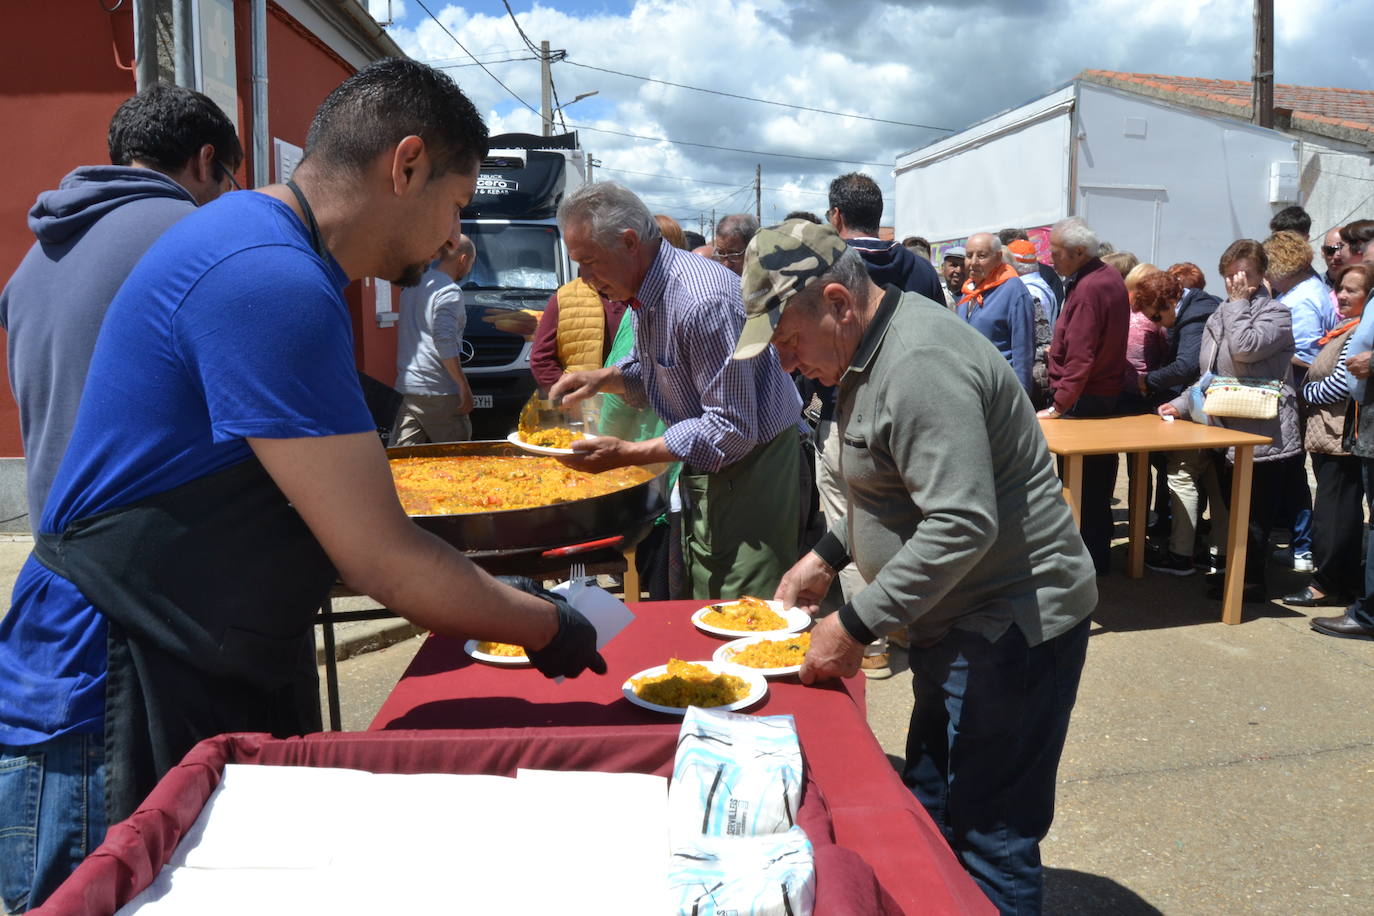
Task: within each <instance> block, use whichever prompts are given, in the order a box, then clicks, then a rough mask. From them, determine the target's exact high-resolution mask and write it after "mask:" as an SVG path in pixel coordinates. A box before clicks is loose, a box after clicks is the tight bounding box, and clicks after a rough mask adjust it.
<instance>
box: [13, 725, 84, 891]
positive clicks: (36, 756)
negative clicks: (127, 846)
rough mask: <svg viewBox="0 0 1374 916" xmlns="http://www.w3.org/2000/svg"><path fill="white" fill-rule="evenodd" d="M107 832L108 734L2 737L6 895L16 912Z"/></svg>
mask: <svg viewBox="0 0 1374 916" xmlns="http://www.w3.org/2000/svg"><path fill="white" fill-rule="evenodd" d="M104 837H105V742H104V739H103V737H102V736H101V735H63V736H61V737H59V738H53V739H51V740H49V741H45V742H43V743H42V744H35V745H31V746H29V747H11V746H9V745H3V744H0V899H3V901H4V904H5V906H6V907H7V908H8V909H9V911H10V912H11V913H22V912H23V911H24V910H26V909H29V908H31V907H36V906H38V905H39V904H41V903H42V902H43V901H44V900H46V899H47V897H48V895H49V894H51V893H52V892H53V891H54V890H56V889H57V886H58V885H59V884H61V883H62V882H63V881H64V880H66V878H67V876H68V875H70V874H71V873H72V869H74V868H76V866H77V864H78V863H80V862H81V860H82V859H84V858H85V857H86V854H87V853H89V852H90V851H91V850H93V849H95V847H96V846H98V845H100V841H101V840H102V839H104Z"/></svg>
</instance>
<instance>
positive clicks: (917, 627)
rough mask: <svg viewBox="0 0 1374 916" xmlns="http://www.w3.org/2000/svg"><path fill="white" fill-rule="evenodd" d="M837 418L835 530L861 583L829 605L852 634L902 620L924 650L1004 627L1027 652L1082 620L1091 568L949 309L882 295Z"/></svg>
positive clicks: (1029, 418)
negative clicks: (840, 482)
mask: <svg viewBox="0 0 1374 916" xmlns="http://www.w3.org/2000/svg"><path fill="white" fill-rule="evenodd" d="M837 422H838V423H839V428H840V435H841V441H842V447H841V455H840V472H841V475H842V476H843V478H844V482H845V485H846V487H847V488H848V491H849V512H848V516H847V517H846V518H845V519H844V520H843V522H842V523H837V524H836V525H835V527H834V528H833V529H832V534H833V535H834V538H835V539H836V540H838V541H839V542H840V545H839V546H841V547H842V548H843V549H844V550H846V551H848V553H849V555H850V556H852V557H853V558H854V562H856V563H857V564H858V568H859V571H860V572H861V573H862V574H863V576H864V578H865V579H866V580H867V581H868V582H869V585H868V587H866V588H865V589H864V590H863V591H861V592H860V593H859V594H857V595H855V596H854V598H853V601H852V602H851V604H850V605H848V606H846V607H845V608H844V609H843V610H842V611H841V622H843V623H845V626H846V629H849V630H850V632H851V634H853V635H855V636H857V637H862V636H864V635H867V634H864V633H862V632H859V633H855V630H856V629H858V630H860V631H862V629H864V628H866V629H867V630H868V631H869V633H871V634H874V635H877V634H886V633H891V632H893V631H895V630H898V629H901V628H903V627H907V628H909V631H910V634H911V638H912V640H913V642H915V643H916V644H917V645H930V644H932V643H934V642H935V641H937V640H939V639H940V638H941V637H942V636H944V635H945V634H946V633H947V632H948V631H949V630H951V629H954V628H958V629H961V630H970V631H973V632H975V633H981V634H983V635H984V636H986V637H987V638H988V639H997V638H998V637H1000V636H1001V635H1002V634H1003V633H1004V632H1005V631H1006V630H1007V628H1008V627H1009V626H1011V624H1013V623H1015V624H1016V625H1017V626H1018V627H1020V629H1021V631H1022V633H1023V634H1024V635H1025V638H1026V641H1027V642H1028V643H1029V644H1030V645H1032V646H1034V645H1038V644H1039V643H1041V642H1043V641H1045V640H1048V639H1052V638H1054V637H1055V636H1058V635H1060V634H1062V633H1064V632H1066V631H1067V630H1069V629H1071V628H1072V627H1073V626H1074V625H1075V624H1077V623H1079V622H1080V621H1082V620H1083V619H1084V618H1086V617H1087V616H1088V615H1089V614H1091V613H1092V611H1093V608H1094V607H1096V605H1097V583H1096V580H1095V578H1094V574H1093V564H1092V560H1091V559H1090V558H1089V557H1088V553H1087V550H1086V549H1085V548H1084V546H1083V540H1082V538H1081V537H1080V536H1079V534H1078V529H1077V526H1076V525H1075V524H1074V521H1073V516H1072V515H1071V514H1070V512H1069V509H1068V506H1067V505H1065V503H1064V499H1063V496H1062V490H1061V485H1060V482H1059V479H1058V477H1057V476H1056V474H1055V467H1054V461H1053V460H1052V459H1051V457H1050V453H1049V450H1048V449H1047V448H1046V446H1045V438H1044V436H1043V434H1042V433H1041V432H1040V424H1039V422H1038V421H1037V420H1036V418H1035V412H1034V410H1033V409H1032V408H1031V404H1030V401H1029V400H1027V398H1026V395H1025V392H1024V390H1023V389H1022V388H1021V385H1020V383H1019V382H1018V381H1017V378H1016V376H1015V374H1014V373H1013V372H1012V370H1011V367H1010V366H1009V365H1008V364H1007V361H1006V359H1005V358H1004V357H1003V356H1002V354H1000V353H999V352H997V349H996V348H995V347H993V346H992V344H990V343H988V341H987V339H986V338H984V337H983V336H982V335H981V334H979V333H978V332H977V331H976V330H974V329H973V328H972V327H970V326H969V325H968V324H966V323H965V322H963V321H961V320H960V319H959V318H958V316H956V315H955V314H954V313H952V312H950V311H949V310H948V309H945V308H943V307H942V306H940V305H937V304H936V303H934V302H931V301H930V300H929V299H926V298H925V297H923V296H919V295H916V294H911V293H909V294H906V295H903V296H901V297H900V300H899V299H898V297H897V294H896V292H895V291H890V292H889V293H888V295H887V296H885V297H884V299H883V303H882V305H881V306H880V307H879V309H878V313H877V315H876V316H875V317H874V320H873V322H872V324H871V325H870V326H869V328H868V330H867V332H866V333H865V335H864V338H863V341H862V342H861V343H860V345H859V349H858V351H857V352H856V354H855V356H854V359H853V362H852V363H851V365H850V367H849V369H848V371H847V372H846V373H845V375H844V377H843V378H841V380H840V386H839V398H838V402H837ZM832 543H833V542H832ZM822 555H824V554H822ZM859 621H861V623H857V622H859Z"/></svg>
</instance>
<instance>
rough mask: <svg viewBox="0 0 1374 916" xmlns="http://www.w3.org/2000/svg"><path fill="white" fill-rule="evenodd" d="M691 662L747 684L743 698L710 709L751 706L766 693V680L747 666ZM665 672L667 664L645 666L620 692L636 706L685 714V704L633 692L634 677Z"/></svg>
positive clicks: (631, 677)
mask: <svg viewBox="0 0 1374 916" xmlns="http://www.w3.org/2000/svg"><path fill="white" fill-rule="evenodd" d="M692 664H694V665H701V666H703V667H705V668H708V669H710V670H711V671H713V672H715V673H716V674H733V675H734V676H735V677H737V678H741V679H743V680H744V682H745V683H747V684H748V685H749V694H748V696H746V697H745V698H744V699H742V700H736V701H735V702H733V703H727V704H725V705H724V706H712V707H711V708H712V709H720V710H724V711H725V712H734V711H735V710H738V709H745V708H746V707H749V706H753V705H754V704H755V703H757V702H758V701H759V700H762V699H763V698H764V697H766V696H767V695H768V682H767V681H765V680H764V679H763V676H762V675H760V674H756V673H755V672H753V671H752V670H750V669H748V668H740V667H737V666H735V665H722V664H720V663H719V662H692ZM667 672H668V666H667V665H658V666H657V667H654V668H645V669H644V670H643V671H641V672H639V673H638V674H633V675H631V676H630V677H628V678H626V679H625V683H623V684H621V685H620V692H621V693H623V694H624V695H625V699H627V700H629V701H630V702H631V703H633V704H635V705H636V706H643V707H644V708H645V709H652V710H653V711H654V712H666V713H667V714H668V715H670V716H681V715H686V713H687V707H686V706H660V705H658V704H657V703H650V702H649V701H648V700H645V699H641V698H640V696H639V694H637V693H635V688H634V683H633V681H634V680H635V679H636V678H641V677H654V676H655V675H659V674H666V673H667Z"/></svg>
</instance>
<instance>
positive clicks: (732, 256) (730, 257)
mask: <svg viewBox="0 0 1374 916" xmlns="http://www.w3.org/2000/svg"><path fill="white" fill-rule="evenodd" d="M711 257H712V258H714V259H715V260H717V261H738V260H741V259H742V258H743V257H744V252H743V251H715V252H712V253H711Z"/></svg>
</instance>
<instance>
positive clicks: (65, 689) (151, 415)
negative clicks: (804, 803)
mask: <svg viewBox="0 0 1374 916" xmlns="http://www.w3.org/2000/svg"><path fill="white" fill-rule="evenodd" d="M323 112H324V113H323V114H322V115H321V116H320V117H318V118H317V119H316V122H315V125H314V127H313V128H312V129H311V134H310V141H309V142H308V144H307V149H306V154H305V157H304V159H303V160H302V161H301V163H300V165H299V166H298V167H297V168H296V171H295V174H294V176H293V178H292V179H291V180H288V181H287V182H286V184H284V185H272V186H270V187H267V188H263V189H262V190H261V192H257V191H254V192H244V193H240V194H230V195H227V196H225V197H224V198H222V199H220V200H218V201H216V202H215V203H214V204H213V205H211V206H207V207H203V208H201V209H200V210H198V211H196V212H194V213H192V214H190V215H189V216H187V217H186V218H185V219H183V220H181V221H180V222H179V223H178V224H177V225H176V226H174V227H173V228H172V229H170V230H169V231H168V232H166V233H165V234H164V235H163V236H162V237H161V238H160V239H159V240H158V241H157V242H155V243H154V244H153V246H152V247H151V248H149V249H148V252H147V254H145V255H144V257H143V258H142V260H140V261H139V263H138V265H137V266H136V267H135V268H134V269H133V271H132V272H131V273H130V274H129V277H128V279H127V280H126V281H125V283H124V285H123V286H122V287H121V288H120V291H119V293H118V294H116V296H115V297H114V300H113V301H112V302H111V303H110V307H109V311H108V314H107V320H106V321H105V323H104V326H103V327H102V328H101V332H100V336H99V339H98V341H97V343H96V347H95V352H94V354H93V356H92V358H91V365H90V373H89V382H88V384H87V386H86V389H85V392H84V393H83V395H82V401H81V406H80V410H79V412H78V415H77V420H76V425H75V427H74V429H73V432H72V438H71V442H70V445H69V447H68V449H67V452H66V456H65V457H64V458H63V460H62V463H61V465H60V467H59V468H58V472H57V475H56V478H55V479H54V481H53V486H52V489H51V491H50V492H49V495H48V500H47V504H46V507H45V509H44V513H43V517H42V518H41V519H40V520H39V522H38V524H37V525H36V526H35V538H34V539H35V545H34V553H33V554H32V555H31V556H30V557H29V560H28V562H27V563H26V564H25V566H24V568H23V570H21V572H20V574H19V578H18V580H17V581H16V583H15V587H14V600H13V604H12V606H11V608H10V611H9V613H8V614H6V615H5V617H4V618H3V620H0V770H8V771H10V772H16V771H23V772H25V773H29V774H32V776H31V777H26V778H24V779H18V780H16V779H9V780H0V837H4V836H20V837H24V836H27V837H28V838H29V839H28V841H27V842H29V843H32V844H34V845H33V847H32V849H36V850H37V852H36V853H34V852H30V853H29V854H28V855H27V856H26V857H24V858H22V859H21V858H20V857H18V856H10V855H3V856H0V888H4V889H5V893H6V895H7V896H6V899H5V901H4V902H5V905H6V906H7V907H8V908H10V909H12V910H13V909H22V908H25V907H30V906H36V905H38V904H40V903H42V901H43V899H44V898H45V897H46V895H47V894H48V893H50V892H51V891H52V889H53V888H54V887H55V886H56V885H57V884H58V883H59V882H60V881H61V880H62V879H63V877H64V876H65V875H66V873H67V872H69V871H70V869H71V868H72V867H73V866H74V865H75V864H76V862H77V861H79V860H80V858H81V857H82V856H83V855H84V854H85V853H86V852H88V851H89V850H90V849H91V847H92V846H93V845H94V844H95V843H98V842H99V841H100V838H101V836H102V835H103V833H104V829H105V825H106V823H113V822H115V821H118V820H121V819H123V818H124V817H126V816H127V815H129V814H130V813H131V812H132V811H133V810H134V809H135V807H136V806H137V805H138V803H139V802H140V801H141V800H142V798H143V797H144V796H145V795H146V794H147V792H148V791H149V789H150V788H151V787H152V786H153V785H154V784H155V783H156V781H157V780H158V779H159V778H160V777H161V776H162V774H163V773H165V772H166V771H167V770H168V769H169V768H170V767H172V766H173V765H175V764H176V763H177V762H178V761H179V760H180V759H181V758H182V756H183V755H184V754H185V753H186V752H187V751H188V750H189V749H190V748H191V747H192V746H193V745H194V744H195V743H196V742H197V741H200V740H202V739H204V738H207V737H210V736H213V735H216V734H220V733H223V732H233V731H255V732H271V733H273V734H275V735H279V736H284V735H298V734H303V733H305V732H309V731H315V730H317V729H318V728H319V727H320V707H319V694H318V682H317V678H316V675H315V653H314V640H313V633H312V631H313V627H312V623H313V619H314V615H315V612H316V610H317V609H318V608H319V606H320V604H321V602H322V601H323V600H324V598H325V596H326V595H327V594H328V592H329V589H330V587H331V586H332V585H333V583H334V582H335V581H336V580H337V579H342V580H343V581H345V582H347V583H348V584H349V585H350V586H351V587H352V588H354V589H355V590H357V591H359V592H362V593H365V594H368V595H371V596H372V597H373V598H375V599H377V600H378V601H379V602H380V603H381V604H382V605H384V606H386V607H389V608H392V609H394V610H395V611H396V612H397V613H399V614H402V615H404V616H405V617H407V618H408V619H410V620H412V621H414V622H416V623H418V624H419V625H421V626H422V627H425V628H427V629H431V630H433V631H435V632H439V633H446V634H449V635H452V636H464V637H466V636H473V637H477V638H479V639H490V640H496V641H500V642H507V643H514V644H517V645H522V646H524V647H525V649H526V653H527V655H528V656H529V658H530V660H531V661H532V662H533V663H534V665H535V666H536V667H537V668H538V669H539V670H540V671H541V672H543V673H544V674H545V675H548V676H557V675H569V676H572V675H576V674H578V673H579V672H581V671H582V670H584V669H585V668H591V669H592V670H594V671H598V672H602V673H604V671H605V663H604V662H603V661H602V660H601V658H600V656H599V655H598V654H597V652H596V648H595V641H596V640H595V631H594V630H593V629H592V627H591V625H590V624H589V623H588V622H587V620H586V619H585V618H584V617H582V616H581V615H580V614H578V613H577V612H576V611H575V610H573V609H572V608H571V606H570V605H568V604H567V603H566V602H565V601H563V600H562V599H561V598H558V597H557V596H553V595H550V594H548V593H546V592H543V591H542V590H540V589H539V588H538V587H537V586H536V585H535V584H534V583H532V582H529V581H528V580H524V581H515V582H512V583H511V584H503V583H501V582H498V581H496V580H494V579H492V578H491V577H489V576H487V575H486V574H485V573H482V572H481V571H480V570H478V569H477V568H476V567H475V566H473V565H472V563H471V562H470V561H468V560H467V559H466V558H464V557H463V556H462V554H460V553H459V552H458V551H457V550H455V549H453V548H452V547H450V546H449V545H447V544H445V543H443V542H442V541H440V540H439V539H438V538H435V537H434V536H433V535H431V534H428V533H426V532H424V531H422V530H421V529H420V528H418V527H416V526H415V525H414V523H413V522H411V520H410V519H408V518H407V517H406V515H405V513H404V511H403V510H402V509H401V506H400V503H399V502H398V500H397V498H396V488H395V484H394V483H393V481H392V477H391V473H390V471H389V469H388V467H387V461H386V455H385V452H384V451H383V449H382V447H381V442H380V441H379V439H378V437H377V434H376V427H375V423H374V421H373V419H372V417H371V415H370V414H369V412H368V410H367V405H366V403H365V401H364V398H363V393H362V390H361V387H360V385H359V382H358V375H357V370H356V368H355V364H354V358H353V338H352V332H351V320H350V318H349V313H348V306H347V304H346V303H345V301H344V298H343V289H344V287H345V286H347V285H348V283H349V281H350V279H356V278H359V277H381V278H384V279H387V280H390V281H392V282H405V281H408V280H409V279H411V278H412V277H414V278H418V277H419V276H421V275H423V272H424V269H425V268H426V267H427V266H428V264H429V263H430V262H431V261H432V260H433V259H434V258H435V256H436V255H437V254H438V252H439V250H440V248H441V246H442V245H443V244H444V242H445V241H446V240H447V239H448V238H449V237H450V236H451V235H452V234H453V233H454V232H455V230H456V227H457V224H458V219H459V211H460V208H461V207H463V206H464V205H466V204H467V202H468V201H469V200H470V199H471V196H472V194H473V191H474V188H475V186H476V181H477V172H478V167H479V164H480V160H481V158H482V156H483V155H484V154H485V153H486V144H487V140H486V127H485V125H484V124H483V123H482V121H481V118H480V117H479V116H478V114H477V111H476V109H475V108H473V106H472V104H471V102H469V101H468V99H467V97H466V96H464V95H463V93H462V92H461V91H460V90H459V89H458V87H457V86H456V85H454V84H453V82H452V81H451V80H450V79H449V78H448V77H447V76H444V75H443V74H440V73H438V72H437V71H433V70H431V69H430V68H428V67H425V66H424V65H423V64H419V63H416V62H414V61H409V60H404V61H386V62H383V63H381V64H374V65H370V66H369V67H367V68H364V69H363V70H361V71H360V72H358V73H357V74H356V75H354V76H352V77H350V78H349V79H347V80H345V81H344V83H343V84H342V85H340V86H339V87H338V88H337V89H335V90H334V92H333V93H332V94H331V95H330V97H329V99H328V100H327V101H326V102H325V106H324V108H323ZM334 118H343V119H346V120H347V123H346V124H345V125H342V127H343V129H340V125H338V124H335V123H333V119H334ZM369 157H370V158H369ZM57 634H60V635H57ZM30 779H31V780H32V781H34V782H36V783H39V784H42V785H43V786H44V788H43V792H42V798H43V799H44V804H43V805H42V806H40V807H38V808H37V809H35V802H34V801H33V798H34V797H35V796H36V795H37V792H36V791H34V790H29V789H26V788H25V785H26V784H27V783H28V782H29V781H30ZM49 798H52V799H53V801H52V803H48V801H47V800H48V799H49Z"/></svg>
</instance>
